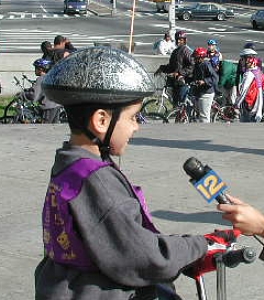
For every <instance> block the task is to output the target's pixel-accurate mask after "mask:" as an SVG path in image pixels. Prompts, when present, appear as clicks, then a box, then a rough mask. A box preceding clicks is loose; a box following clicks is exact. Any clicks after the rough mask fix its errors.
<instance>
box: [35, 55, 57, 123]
mask: <svg viewBox="0 0 264 300" xmlns="http://www.w3.org/2000/svg"><path fill="white" fill-rule="evenodd" d="M33 66H34V67H35V75H36V76H37V77H38V78H37V80H36V83H35V84H34V87H33V88H34V102H37V103H39V104H40V108H41V109H42V122H43V123H58V121H59V110H60V105H58V104H57V103H55V102H54V101H52V100H51V98H48V97H47V96H46V95H45V94H44V92H43V89H42V86H41V85H42V81H43V79H44V76H45V75H46V74H47V73H48V71H49V70H50V69H51V67H52V66H53V64H52V62H51V61H50V60H46V59H43V58H40V59H37V60H35V61H34V63H33Z"/></svg>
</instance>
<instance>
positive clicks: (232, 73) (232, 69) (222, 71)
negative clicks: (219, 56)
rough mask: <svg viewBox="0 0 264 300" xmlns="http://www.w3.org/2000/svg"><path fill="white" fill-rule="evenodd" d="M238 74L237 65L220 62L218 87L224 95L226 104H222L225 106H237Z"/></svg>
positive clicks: (225, 61) (229, 62)
mask: <svg viewBox="0 0 264 300" xmlns="http://www.w3.org/2000/svg"><path fill="white" fill-rule="evenodd" d="M236 72H237V66H236V65H235V63H233V62H231V61H228V60H223V61H221V62H220V65H219V82H218V87H219V90H220V91H221V93H222V94H223V98H224V103H221V104H222V105H223V106H225V105H234V104H235V101H236V97H237V87H236Z"/></svg>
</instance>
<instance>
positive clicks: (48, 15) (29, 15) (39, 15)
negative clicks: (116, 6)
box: [0, 10, 252, 20]
mask: <svg viewBox="0 0 264 300" xmlns="http://www.w3.org/2000/svg"><path fill="white" fill-rule="evenodd" d="M131 14H132V12H131V10H128V11H126V12H122V13H119V14H118V15H119V16H123V17H124V18H131ZM251 14H252V12H244V13H240V14H239V13H235V16H236V15H239V16H240V17H243V18H248V17H250V16H251ZM153 16H155V17H162V18H164V19H167V18H168V15H167V14H164V13H157V12H156V11H149V12H140V11H139V12H135V17H136V18H144V17H153ZM74 17H75V18H89V17H90V15H89V14H83V15H80V14H74V15H68V14H64V13H62V14H58V13H53V14H52V13H25V12H11V13H6V14H1V15H0V19H1V20H2V19H36V18H40V19H49V18H74Z"/></svg>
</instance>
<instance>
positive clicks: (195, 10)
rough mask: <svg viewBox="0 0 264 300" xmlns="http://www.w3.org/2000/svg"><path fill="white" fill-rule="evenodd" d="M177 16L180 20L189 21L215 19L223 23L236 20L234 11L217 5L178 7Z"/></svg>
mask: <svg viewBox="0 0 264 300" xmlns="http://www.w3.org/2000/svg"><path fill="white" fill-rule="evenodd" d="M175 16H176V17H177V18H178V19H179V20H184V21H188V20H190V19H215V20H218V21H223V20H225V19H227V18H234V12H233V10H232V9H227V8H225V7H223V6H221V5H219V4H216V3H211V2H207V3H196V4H195V5H194V6H190V7H187V6H183V7H178V8H177V9H176V11H175Z"/></svg>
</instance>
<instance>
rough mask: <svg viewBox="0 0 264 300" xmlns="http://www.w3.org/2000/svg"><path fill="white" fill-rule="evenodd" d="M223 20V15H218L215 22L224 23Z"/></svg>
mask: <svg viewBox="0 0 264 300" xmlns="http://www.w3.org/2000/svg"><path fill="white" fill-rule="evenodd" d="M224 19H225V15H224V14H223V13H219V14H218V15H217V16H216V20H217V21H224Z"/></svg>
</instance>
